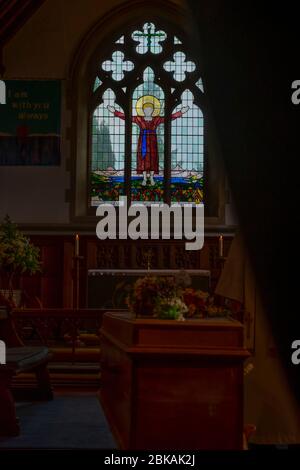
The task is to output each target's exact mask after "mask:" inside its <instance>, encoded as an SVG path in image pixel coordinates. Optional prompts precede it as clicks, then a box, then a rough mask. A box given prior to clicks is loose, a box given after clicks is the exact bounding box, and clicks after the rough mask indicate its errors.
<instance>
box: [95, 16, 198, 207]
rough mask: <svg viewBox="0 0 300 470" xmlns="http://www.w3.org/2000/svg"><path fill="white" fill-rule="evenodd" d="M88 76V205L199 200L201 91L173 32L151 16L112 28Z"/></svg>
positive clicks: (180, 41)
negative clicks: (126, 200) (125, 198)
mask: <svg viewBox="0 0 300 470" xmlns="http://www.w3.org/2000/svg"><path fill="white" fill-rule="evenodd" d="M111 44H112V46H111V48H110V49H107V50H106V52H105V55H104V56H103V57H101V58H99V67H98V69H97V71H96V76H95V77H94V78H93V87H92V96H91V114H90V116H91V117H90V123H91V124H90V125H91V150H90V182H91V184H90V187H91V196H90V198H91V199H90V204H91V206H97V205H99V204H101V203H102V202H105V201H112V202H114V203H117V201H118V199H119V196H120V195H123V194H125V195H127V196H128V197H129V198H130V200H131V201H132V202H135V201H139V202H141V201H142V202H144V203H145V204H149V203H156V202H162V201H165V202H168V203H171V202H174V201H177V202H179V203H180V202H182V203H184V202H187V201H188V202H191V203H195V204H198V203H202V202H203V182H204V177H205V175H204V161H205V141H204V139H205V136H206V132H207V126H206V119H205V109H206V103H205V94H204V88H203V82H202V77H201V70H200V69H199V66H198V64H197V61H196V60H194V58H193V57H192V56H191V55H190V51H189V49H188V46H187V45H186V44H185V40H184V39H183V38H182V37H181V35H180V32H178V31H177V32H176V34H174V32H172V31H169V30H168V28H165V27H163V26H162V25H159V24H156V23H155V22H152V21H148V22H146V23H141V24H137V25H136V26H135V27H132V28H128V29H127V30H124V31H121V32H119V35H118V36H117V37H116V39H114V40H113V41H112V42H111Z"/></svg>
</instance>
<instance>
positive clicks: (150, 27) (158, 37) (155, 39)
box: [131, 23, 167, 54]
mask: <svg viewBox="0 0 300 470" xmlns="http://www.w3.org/2000/svg"><path fill="white" fill-rule="evenodd" d="M131 37H132V39H133V40H134V41H137V42H139V44H138V45H137V46H136V52H137V53H138V54H146V53H147V52H148V51H149V50H150V52H152V54H159V53H160V52H161V51H162V46H161V44H160V42H162V41H164V40H165V39H166V37H167V34H166V33H165V32H164V31H156V28H155V25H154V24H153V23H145V24H144V26H143V31H134V32H133V33H132V36H131Z"/></svg>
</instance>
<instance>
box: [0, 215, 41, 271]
mask: <svg viewBox="0 0 300 470" xmlns="http://www.w3.org/2000/svg"><path fill="white" fill-rule="evenodd" d="M0 268H2V269H3V270H5V271H7V272H9V273H16V272H19V273H25V272H29V273H30V274H34V273H36V272H37V271H39V270H40V250H39V248H37V247H35V246H34V245H32V243H30V240H29V238H27V237H25V236H24V235H23V234H22V233H21V232H20V230H19V229H18V227H17V225H16V224H14V223H13V222H12V221H11V220H10V218H9V216H8V215H7V216H6V217H5V218H4V221H3V222H2V224H0Z"/></svg>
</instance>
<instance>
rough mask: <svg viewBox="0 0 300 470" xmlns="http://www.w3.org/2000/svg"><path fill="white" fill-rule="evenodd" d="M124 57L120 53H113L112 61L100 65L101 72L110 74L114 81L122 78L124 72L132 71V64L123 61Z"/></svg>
mask: <svg viewBox="0 0 300 470" xmlns="http://www.w3.org/2000/svg"><path fill="white" fill-rule="evenodd" d="M124 58H125V55H124V53H123V52H121V51H115V52H114V53H113V54H112V60H105V61H104V62H103V64H102V68H103V70H105V71H106V72H112V74H111V76H112V78H113V79H114V80H116V81H118V82H119V81H121V80H123V78H124V72H130V71H131V70H133V69H134V64H133V62H131V61H130V60H124Z"/></svg>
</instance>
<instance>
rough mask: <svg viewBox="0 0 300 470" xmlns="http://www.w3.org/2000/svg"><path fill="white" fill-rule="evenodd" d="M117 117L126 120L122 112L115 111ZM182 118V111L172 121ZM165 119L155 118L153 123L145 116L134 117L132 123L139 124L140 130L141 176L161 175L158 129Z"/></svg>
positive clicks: (138, 171)
mask: <svg viewBox="0 0 300 470" xmlns="http://www.w3.org/2000/svg"><path fill="white" fill-rule="evenodd" d="M114 114H115V116H117V117H119V118H120V119H123V120H125V115H124V114H123V113H121V112H120V111H115V113H114ZM181 116H182V112H181V111H177V113H174V114H172V116H171V119H177V118H179V117H181ZM164 120H165V118H164V117H161V116H155V117H153V118H152V119H151V121H146V120H145V119H144V117H143V116H133V117H132V122H134V123H135V124H137V125H138V126H139V128H140V135H139V140H138V148H137V173H138V174H141V173H143V171H147V173H149V172H150V171H153V172H154V173H155V174H158V173H159V167H158V161H159V158H158V147H157V134H156V129H157V127H158V126H159V125H160V124H162V123H163V122H164Z"/></svg>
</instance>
